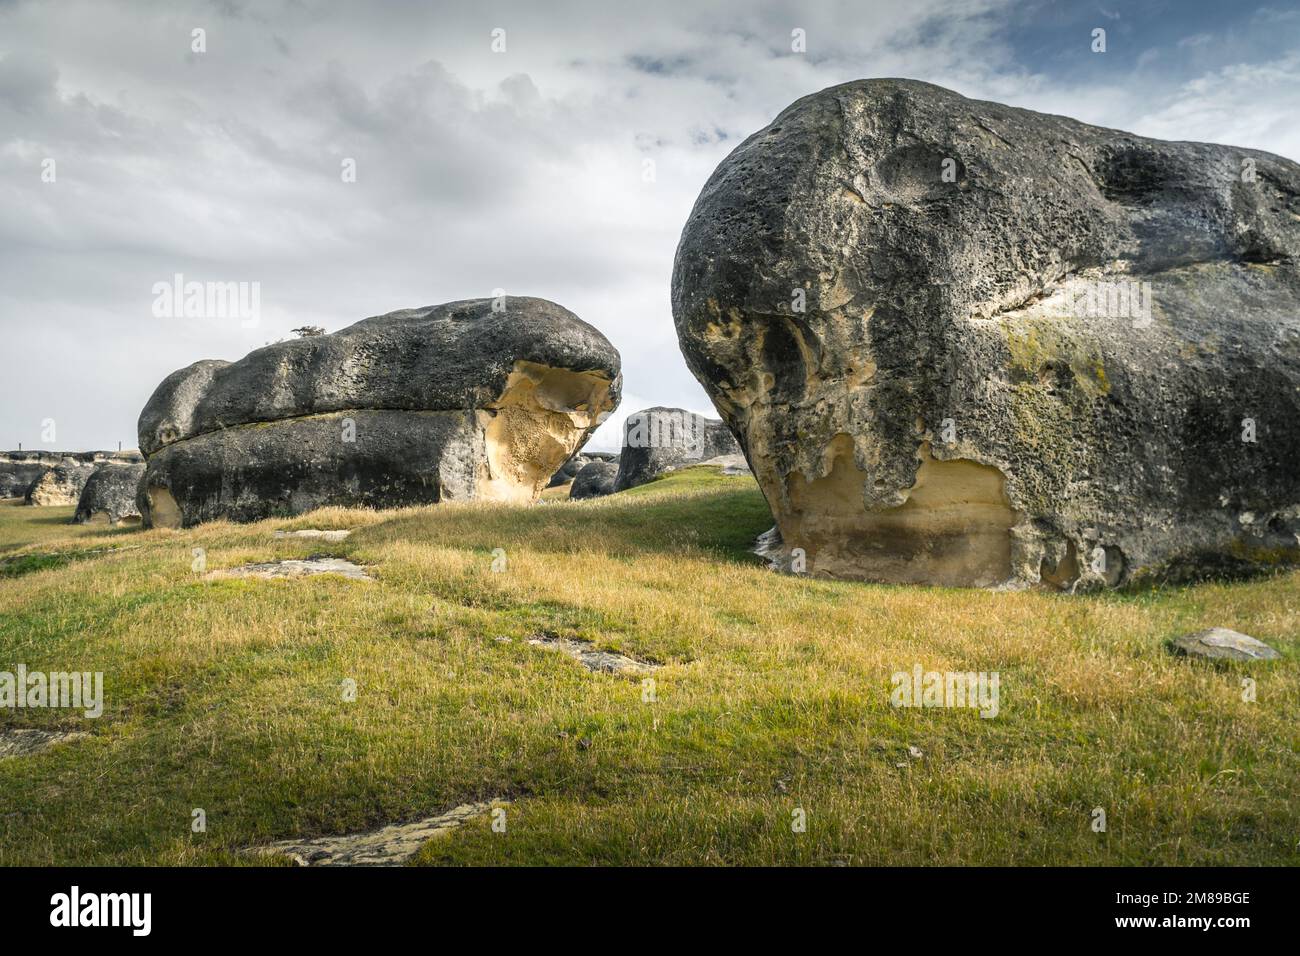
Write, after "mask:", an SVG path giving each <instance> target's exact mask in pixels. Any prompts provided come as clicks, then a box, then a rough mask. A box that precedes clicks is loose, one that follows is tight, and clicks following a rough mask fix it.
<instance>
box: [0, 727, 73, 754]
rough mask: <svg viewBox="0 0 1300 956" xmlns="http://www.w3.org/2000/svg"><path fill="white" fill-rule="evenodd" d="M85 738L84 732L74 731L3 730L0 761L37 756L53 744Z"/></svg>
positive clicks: (0, 741)
mask: <svg viewBox="0 0 1300 956" xmlns="http://www.w3.org/2000/svg"><path fill="white" fill-rule="evenodd" d="M85 736H87V734H85V733H84V732H81V731H75V730H73V731H62V730H3V731H0V760H2V759H4V758H5V757H26V756H29V755H31V754H37V753H40V752H41V751H43V750H48V749H49V748H50V747H53V746H54V745H55V744H61V743H65V742H66V741H69V740H76V739H78V738H79V737H85Z"/></svg>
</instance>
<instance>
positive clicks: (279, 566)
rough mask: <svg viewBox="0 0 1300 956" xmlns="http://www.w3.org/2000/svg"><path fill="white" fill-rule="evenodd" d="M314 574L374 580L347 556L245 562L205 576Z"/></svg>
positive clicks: (304, 575) (294, 576)
mask: <svg viewBox="0 0 1300 956" xmlns="http://www.w3.org/2000/svg"><path fill="white" fill-rule="evenodd" d="M312 574H340V575H342V576H343V577H345V578H351V579H352V580H354V581H372V580H374V579H373V578H372V577H371V576H370V575H368V574H366V571H365V568H363V567H361V565H359V564H353V563H352V562H351V561H348V560H347V559H346V558H307V559H306V560H303V561H299V560H296V559H295V560H290V561H267V562H265V563H263V564H245V565H241V566H240V567H237V568H221V569H219V570H216V571H209V572H208V573H207V574H205V575H204V577H205V578H209V579H212V580H219V579H222V578H301V577H306V576H308V575H312Z"/></svg>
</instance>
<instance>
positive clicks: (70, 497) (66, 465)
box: [23, 458, 95, 507]
mask: <svg viewBox="0 0 1300 956" xmlns="http://www.w3.org/2000/svg"><path fill="white" fill-rule="evenodd" d="M94 472H95V465H93V464H91V463H89V462H84V461H78V460H77V459H75V458H64V459H63V460H62V461H60V462H59V463H58V464H56V465H51V466H48V467H44V468H43V469H42V471H41V472H40V474H39V475H37V476H36V477H35V478H34V479H32V483H31V484H30V485H28V486H27V490H26V491H25V492H24V493H23V502H24V503H25V504H29V505H36V506H38V507H65V506H67V505H75V504H76V503H77V502H78V501H79V500H80V499H81V490H82V489H83V488H85V487H86V482H87V481H88V480H89V479H90V476H91V475H92V474H94Z"/></svg>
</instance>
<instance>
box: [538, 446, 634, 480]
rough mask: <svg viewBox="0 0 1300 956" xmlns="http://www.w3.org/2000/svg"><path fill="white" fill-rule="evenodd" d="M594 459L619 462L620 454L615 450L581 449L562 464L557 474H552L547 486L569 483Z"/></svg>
mask: <svg viewBox="0 0 1300 956" xmlns="http://www.w3.org/2000/svg"><path fill="white" fill-rule="evenodd" d="M593 461H612V462H614V463H615V464H617V463H618V455H617V454H615V453H614V452H603V451H580V452H578V453H577V454H576V455H574V456H572V457H571V458H570V459H569V460H568V461H566V462H565V463H564V464H563V465H561V466H560V467H559V470H558V471H556V472H555V474H553V475H551V480H550V482H549V483H548V484H547V486H546V487H548V488H558V487H559V486H560V485H567V484H568V483H569V482H571V481H573V479H574V478H576V477H577V476H578V472H580V471H582V469H583V468H584V467H585V466H586V465H588V464H590V463H591V462H593Z"/></svg>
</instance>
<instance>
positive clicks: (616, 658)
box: [528, 637, 658, 674]
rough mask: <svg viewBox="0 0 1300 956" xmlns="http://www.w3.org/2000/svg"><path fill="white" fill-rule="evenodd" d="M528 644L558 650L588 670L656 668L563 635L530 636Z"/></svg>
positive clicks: (629, 671)
mask: <svg viewBox="0 0 1300 956" xmlns="http://www.w3.org/2000/svg"><path fill="white" fill-rule="evenodd" d="M528 643H529V644H533V645H535V646H537V647H543V648H545V649H546V650H549V651H558V652H559V653H561V654H565V655H568V656H569V657H572V658H573V659H574V660H575V661H577V662H578V663H579V664H581V665H582V666H583V667H585V668H587V670H589V671H602V672H604V673H606V674H647V673H649V672H650V671H653V670H657V669H658V665H657V664H647V663H645V662H644V661H638V660H636V659H634V658H631V657H627V656H626V655H623V654H615V653H614V652H613V651H600V650H597V649H596V648H594V647H593V646H592V645H591V644H590V643H589V642H587V641H573V640H569V639H568V638H565V637H532V638H529V639H528Z"/></svg>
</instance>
